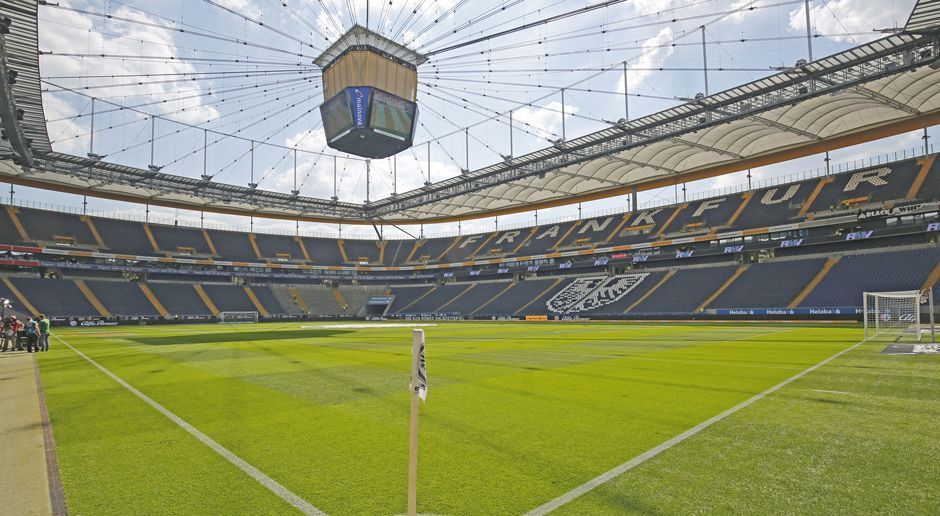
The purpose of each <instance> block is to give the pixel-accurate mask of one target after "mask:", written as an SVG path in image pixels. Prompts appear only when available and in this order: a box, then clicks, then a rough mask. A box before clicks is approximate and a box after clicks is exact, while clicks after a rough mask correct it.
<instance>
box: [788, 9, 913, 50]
mask: <svg viewBox="0 0 940 516" xmlns="http://www.w3.org/2000/svg"><path fill="white" fill-rule="evenodd" d="M886 7H887V6H886V5H885V2H882V1H880V0H874V1H873V0H830V1H828V2H816V3H814V4H813V5H811V6H810V11H809V13H810V18H811V21H810V23H811V24H812V26H813V32H814V33H819V34H832V35H833V36H830V37H829V39H831V40H833V41H836V42H839V43H854V42H857V43H863V42H865V41H870V40H873V39H877V38H879V37H881V36H882V35H881V34H868V35H860V36H849V35H846V32H870V31H871V30H872V29H880V28H885V27H893V26H894V24H895V23H903V20H900V21H898V20H895V19H894V16H895V12H893V10H892V9H890V8H886ZM901 12H905V11H901ZM789 16H790V21H789V29H790V30H791V31H798V32H806V9H805V8H804V6H802V5H801V6H800V7H799V8H798V9H794V10H793V11H790V15H789Z"/></svg>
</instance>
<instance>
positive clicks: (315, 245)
mask: <svg viewBox="0 0 940 516" xmlns="http://www.w3.org/2000/svg"><path fill="white" fill-rule="evenodd" d="M303 242H304V246H305V247H306V248H307V253H308V254H310V259H311V260H312V261H313V263H315V264H316V265H347V264H346V263H344V261H343V256H342V254H340V252H339V243H338V242H337V240H336V239H334V238H307V237H303Z"/></svg>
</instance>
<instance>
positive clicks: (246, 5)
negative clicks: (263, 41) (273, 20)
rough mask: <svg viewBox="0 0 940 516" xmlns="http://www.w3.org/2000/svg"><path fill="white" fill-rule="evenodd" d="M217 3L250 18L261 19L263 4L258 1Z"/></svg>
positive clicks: (224, 0) (220, 0)
mask: <svg viewBox="0 0 940 516" xmlns="http://www.w3.org/2000/svg"><path fill="white" fill-rule="evenodd" d="M216 2H218V3H220V4H222V5H224V6H225V7H228V8H229V9H232V10H233V11H238V12H240V13H241V14H244V15H245V16H247V17H249V18H255V19H257V18H260V17H261V3H260V2H258V1H256V0H216Z"/></svg>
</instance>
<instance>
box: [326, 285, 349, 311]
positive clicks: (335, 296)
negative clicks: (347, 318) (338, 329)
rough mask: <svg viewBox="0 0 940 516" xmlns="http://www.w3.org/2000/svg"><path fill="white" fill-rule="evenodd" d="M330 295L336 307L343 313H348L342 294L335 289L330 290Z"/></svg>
mask: <svg viewBox="0 0 940 516" xmlns="http://www.w3.org/2000/svg"><path fill="white" fill-rule="evenodd" d="M330 293H331V294H333V299H334V300H335V301H336V305H337V306H339V307H340V309H341V310H342V311H343V313H346V312H349V303H347V302H346V299H345V298H343V293H342V292H340V291H339V289H338V288H336V287H333V288H331V289H330Z"/></svg>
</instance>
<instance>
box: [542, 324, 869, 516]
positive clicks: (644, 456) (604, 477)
mask: <svg viewBox="0 0 940 516" xmlns="http://www.w3.org/2000/svg"><path fill="white" fill-rule="evenodd" d="M863 342H865V341H861V342H858V343H856V344H853V345H852V346H849V347H848V348H846V349H843V350H842V351H840V352H838V353H836V354H835V355H832V356H831V357H829V358H827V359H825V360H823V361H822V362H819V363H818V364H816V365H813V366H810V367H808V368H806V369H804V370H802V371H800V372H799V373H797V374H795V375H793V376H791V377H789V378H787V379H786V380H784V381H782V382H780V383H778V384H777V385H774V386H773V387H771V388H769V389H767V390H766V391H763V392H761V393H759V394H755V395H754V396H753V397H751V398H748V399H747V400H745V401H742V402H741V403H738V404H737V405H735V406H733V407H731V408H729V409H728V410H726V411H724V412H722V413H720V414H718V415H716V416H714V417H712V418H710V419H707V420H705V421H703V422H701V423H699V424H698V425H695V426H694V427H692V428H690V429H688V430H686V431H685V432H682V433H681V434H679V435H677V436H675V437H673V438H672V439H669V440H668V441H666V442H664V443H662V444H660V445H659V446H656V447H655V448H651V449H649V450H647V451H645V452H643V453H641V454H640V455H637V456H636V457H634V458H632V459H630V460H628V461H627V462H624V463H623V464H621V465H619V466H617V467H616V468H614V469H611V470H610V471H607V472H606V473H602V474H601V475H599V476H597V477H594V478H592V479H591V480H589V481H587V482H585V483H583V484H581V485H580V486H578V487H576V488H574V489H572V490H571V491H568V492H567V493H565V494H563V495H561V496H559V497H558V498H555V499H554V500H552V501H550V502H548V503H545V504H543V505H540V506H538V507H536V508H535V509H532V510H531V511H529V512H527V513H526V516H537V515H542V514H548V513H549V512H551V511H554V510H555V509H557V508H559V507H561V506H563V505H565V504H567V503H569V502H572V501H574V500H575V499H577V498H579V497H581V496H583V495H585V494H587V493H589V492H591V491H593V490H594V489H597V488H598V487H600V486H602V485H604V484H606V483H607V482H610V481H611V480H613V479H615V478H617V477H619V476H620V475H622V474H624V473H626V472H627V471H630V470H631V469H633V468H635V467H637V466H639V465H640V464H643V463H644V462H646V461H648V460H650V459H652V458H653V457H655V456H657V455H659V454H660V453H662V452H664V451H666V450H668V449H669V448H672V447H673V446H675V445H677V444H679V443H681V442H682V441H685V440H686V439H688V438H690V437H692V436H693V435H695V434H697V433H699V432H701V431H702V430H705V429H706V428H708V427H710V426H712V425H714V424H715V423H717V422H719V421H721V420H722V419H725V418H726V417H728V416H730V415H731V414H734V413H735V412H737V411H739V410H741V409H743V408H745V407H747V406H748V405H751V404H752V403H754V402H756V401H760V400H761V399H763V398H765V397H766V396H767V395H769V394H773V393H774V392H776V391H778V390H780V389H782V388H784V387H786V386H787V385H789V384H791V383H793V382H794V381H796V380H799V379H800V378H802V377H804V376H806V375H807V374H809V373H811V372H813V371H815V370H816V369H819V368H820V367H822V366H824V365H826V364H828V363H829V362H831V361H833V360H835V359H837V358H839V357H840V356H842V355H844V354H846V353H848V352H849V351H852V350H853V349H855V348H857V347H859V346H860V345H862V343H863Z"/></svg>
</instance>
